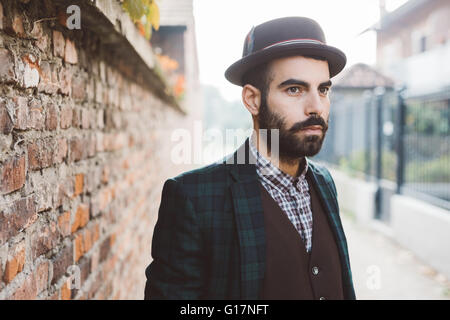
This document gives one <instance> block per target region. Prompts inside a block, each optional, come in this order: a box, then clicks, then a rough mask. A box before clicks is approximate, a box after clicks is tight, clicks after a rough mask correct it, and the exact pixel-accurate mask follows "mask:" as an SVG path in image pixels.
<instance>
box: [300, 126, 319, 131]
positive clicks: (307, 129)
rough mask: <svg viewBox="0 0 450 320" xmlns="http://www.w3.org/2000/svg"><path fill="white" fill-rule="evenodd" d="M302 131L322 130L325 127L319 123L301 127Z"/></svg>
mask: <svg viewBox="0 0 450 320" xmlns="http://www.w3.org/2000/svg"><path fill="white" fill-rule="evenodd" d="M301 130H302V131H322V130H323V127H322V126H319V125H315V126H309V127H305V128H303V129H301Z"/></svg>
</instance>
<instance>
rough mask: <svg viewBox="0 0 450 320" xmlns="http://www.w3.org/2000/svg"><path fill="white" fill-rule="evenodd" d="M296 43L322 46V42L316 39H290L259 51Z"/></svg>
mask: <svg viewBox="0 0 450 320" xmlns="http://www.w3.org/2000/svg"><path fill="white" fill-rule="evenodd" d="M297 43H314V44H324V43H323V42H321V41H319V40H316V39H290V40H284V41H280V42H277V43H273V44H271V45H268V46H267V47H264V48H262V49H261V50H266V49H269V48H272V47H275V46H285V45H288V44H297Z"/></svg>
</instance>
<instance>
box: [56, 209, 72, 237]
mask: <svg viewBox="0 0 450 320" xmlns="http://www.w3.org/2000/svg"><path fill="white" fill-rule="evenodd" d="M58 228H59V232H60V233H61V234H62V235H63V236H64V237H65V236H68V235H70V232H71V230H70V211H66V212H64V213H63V214H61V215H60V216H59V217H58Z"/></svg>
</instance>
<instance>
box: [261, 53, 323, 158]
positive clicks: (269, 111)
mask: <svg viewBox="0 0 450 320" xmlns="http://www.w3.org/2000/svg"><path fill="white" fill-rule="evenodd" d="M269 68H271V69H270V70H271V82H270V85H269V90H268V95H267V100H266V99H265V98H264V95H263V96H262V97H261V106H260V109H259V113H258V123H259V128H260V129H279V156H280V159H282V160H285V161H292V160H298V158H301V157H304V156H313V155H315V154H317V153H318V152H319V151H320V148H321V147H322V142H323V140H324V138H325V134H326V131H327V129H328V119H329V112H330V99H329V97H328V90H329V88H330V86H331V82H330V77H329V70H328V63H327V61H321V60H315V59H311V58H305V57H302V56H294V57H287V58H280V59H276V60H274V61H272V62H271V64H270V66H269ZM268 134H270V130H268ZM270 141H271V139H270V136H268V142H270ZM269 149H270V145H269ZM269 152H270V151H269Z"/></svg>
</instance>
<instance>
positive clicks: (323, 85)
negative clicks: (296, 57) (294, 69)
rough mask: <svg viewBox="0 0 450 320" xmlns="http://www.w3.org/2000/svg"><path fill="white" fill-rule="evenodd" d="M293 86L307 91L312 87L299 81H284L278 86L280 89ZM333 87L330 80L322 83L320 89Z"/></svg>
mask: <svg viewBox="0 0 450 320" xmlns="http://www.w3.org/2000/svg"><path fill="white" fill-rule="evenodd" d="M293 84H295V85H300V86H304V87H306V88H307V89H309V88H310V87H311V85H310V84H309V83H308V82H306V81H303V80H298V79H288V80H286V81H283V82H282V83H280V84H279V85H278V88H282V87H284V86H287V85H293ZM331 85H332V82H331V80H328V81H325V82H322V83H321V84H319V87H331Z"/></svg>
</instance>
